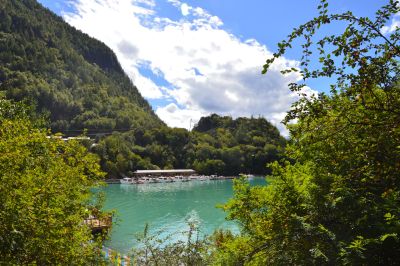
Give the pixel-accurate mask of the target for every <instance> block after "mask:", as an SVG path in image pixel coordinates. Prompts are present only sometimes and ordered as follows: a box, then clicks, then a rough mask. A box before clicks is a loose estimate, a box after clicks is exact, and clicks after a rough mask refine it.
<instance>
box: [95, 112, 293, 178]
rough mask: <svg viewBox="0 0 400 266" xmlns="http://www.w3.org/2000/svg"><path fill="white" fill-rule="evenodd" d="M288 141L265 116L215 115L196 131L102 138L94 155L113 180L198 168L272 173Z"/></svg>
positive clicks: (163, 129)
mask: <svg viewBox="0 0 400 266" xmlns="http://www.w3.org/2000/svg"><path fill="white" fill-rule="evenodd" d="M285 144H286V140H285V139H284V138H283V137H281V136H280V134H279V131H278V130H277V129H276V127H274V126H273V125H271V124H270V123H269V122H268V121H267V120H265V119H264V118H238V119H232V118H231V117H228V116H225V117H222V116H218V115H216V114H213V115H211V116H208V117H203V118H201V119H200V121H199V123H198V125H197V126H196V127H195V128H194V129H193V130H192V131H191V132H189V131H187V130H186V129H182V128H168V127H166V126H165V127H159V128H153V129H142V128H138V129H136V130H132V131H130V132H126V133H116V134H113V135H112V136H108V137H106V138H104V139H102V140H101V141H100V142H99V143H98V145H97V146H96V147H95V148H94V151H95V152H96V153H97V154H98V155H99V156H100V157H101V158H102V160H101V164H102V167H103V169H104V170H105V171H106V172H108V173H109V175H110V176H112V177H120V176H123V175H130V174H132V172H133V171H135V170H136V169H158V168H161V169H171V168H194V169H195V170H197V171H198V172H199V173H203V174H223V175H237V174H239V173H254V174H266V173H269V169H268V168H267V167H266V165H267V163H270V162H273V161H276V160H279V159H280V158H282V152H283V149H284V146H285Z"/></svg>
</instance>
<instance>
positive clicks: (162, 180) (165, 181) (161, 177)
mask: <svg viewBox="0 0 400 266" xmlns="http://www.w3.org/2000/svg"><path fill="white" fill-rule="evenodd" d="M157 182H158V183H167V178H166V177H165V176H159V177H157Z"/></svg>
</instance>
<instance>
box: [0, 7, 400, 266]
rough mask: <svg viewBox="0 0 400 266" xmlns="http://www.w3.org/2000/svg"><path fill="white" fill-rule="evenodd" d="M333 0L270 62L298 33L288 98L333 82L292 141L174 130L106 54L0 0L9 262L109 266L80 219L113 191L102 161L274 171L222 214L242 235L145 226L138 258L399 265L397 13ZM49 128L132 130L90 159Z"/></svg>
mask: <svg viewBox="0 0 400 266" xmlns="http://www.w3.org/2000/svg"><path fill="white" fill-rule="evenodd" d="M328 7H329V4H328V1H327V0H320V4H319V6H318V8H317V11H318V15H317V17H315V18H313V19H311V20H310V21H308V22H307V23H305V24H302V25H300V26H299V27H297V28H295V29H294V30H293V32H292V33H291V34H290V35H289V36H288V38H287V39H286V40H284V41H282V42H280V43H279V44H278V51H276V53H274V54H273V56H272V57H271V58H268V59H267V61H266V64H265V65H264V72H265V73H266V72H268V71H269V69H270V67H271V64H272V63H273V62H274V60H277V59H279V58H280V57H281V56H283V55H285V53H287V50H288V49H290V48H291V47H293V46H294V45H295V41H296V40H298V39H300V42H301V47H302V48H303V57H302V58H301V59H300V64H299V65H300V66H301V69H298V68H290V69H287V70H283V71H282V72H283V73H290V72H298V71H300V73H301V74H302V75H303V77H304V79H303V80H302V81H300V83H299V84H295V83H292V84H290V85H289V87H290V89H291V90H292V92H299V93H300V95H301V90H302V88H303V87H304V86H306V83H305V82H308V81H309V80H310V79H313V78H329V80H331V82H332V85H331V91H330V94H328V95H327V94H324V93H320V94H319V95H318V96H311V97H308V96H304V95H303V96H304V97H301V98H300V100H298V101H297V102H296V103H294V104H293V106H292V109H291V110H290V111H288V113H287V116H286V119H285V123H286V125H288V127H289V129H290V140H289V141H286V140H285V139H284V138H282V137H281V136H280V135H279V132H278V130H277V129H276V128H275V127H274V126H272V125H271V124H270V123H269V122H268V121H266V120H265V119H263V118H237V119H232V118H231V117H221V116H218V115H215V114H214V115H211V116H208V117H203V118H202V119H201V120H200V121H199V123H198V124H197V125H196V126H195V127H194V129H193V130H192V131H187V130H185V129H176V128H169V127H167V126H165V125H164V124H163V123H162V122H161V121H160V120H159V119H158V118H157V117H156V116H155V115H154V113H153V112H152V110H151V108H150V106H149V105H148V103H147V102H146V101H145V100H144V99H143V98H142V97H141V96H140V94H139V93H138V91H137V90H136V88H135V87H134V86H133V85H132V84H131V82H130V81H129V79H128V77H127V76H126V75H125V74H124V72H123V71H122V69H121V67H120V65H119V64H118V62H117V60H116V57H115V55H114V54H113V53H112V52H111V51H110V50H109V49H108V48H107V47H106V46H104V45H103V44H102V43H100V42H98V41H96V40H93V39H91V38H89V37H88V36H86V35H84V34H82V33H80V32H79V31H77V30H75V29H73V28H71V27H70V26H68V25H67V24H65V23H64V22H63V21H62V19H61V18H59V17H57V16H55V15H53V14H52V13H51V12H50V11H48V10H46V9H44V8H43V7H41V6H40V5H39V4H37V3H36V2H35V1H33V0H3V1H1V2H0V18H1V19H0V27H1V28H0V60H1V61H0V89H1V91H2V94H3V95H1V99H0V180H1V182H0V264H2V265H3V264H4V265H51V264H55V265H109V262H108V261H106V260H105V258H104V256H102V255H101V252H100V250H101V247H102V243H101V239H100V238H96V237H93V235H92V234H91V233H90V230H89V228H88V227H87V226H85V225H84V223H83V222H82V221H84V219H87V218H89V217H94V216H98V217H101V215H102V214H101V212H99V210H101V206H102V200H101V199H102V198H101V196H99V197H98V198H95V199H93V194H92V192H93V187H94V186H96V185H99V184H100V183H101V181H100V180H101V179H103V178H104V176H105V173H103V172H102V171H101V169H100V166H101V167H102V168H103V169H104V170H106V171H107V172H108V175H109V176H111V177H120V176H123V175H128V174H131V173H132V171H134V170H135V169H138V168H146V169H150V168H172V167H174V168H182V167H193V168H195V169H197V170H198V171H199V172H203V173H208V174H214V173H218V174H226V175H230V174H236V173H238V172H245V173H246V172H248V171H249V170H251V171H252V172H253V171H254V172H253V173H260V174H261V173H269V172H271V173H270V175H269V182H268V185H264V186H250V183H249V182H248V180H247V179H245V178H238V179H236V180H235V181H234V195H233V197H232V198H231V199H230V200H229V201H228V202H227V203H226V204H224V205H223V206H221V208H223V209H224V210H225V211H226V213H227V218H228V219H230V220H233V221H235V222H237V224H238V225H239V226H240V231H239V232H238V233H237V234H233V233H232V232H230V231H224V230H219V231H216V232H214V234H212V235H210V236H208V237H205V238H204V239H200V238H198V237H194V238H196V239H194V240H193V239H192V238H193V236H196V232H195V231H196V230H198V229H196V227H195V226H194V225H193V224H189V230H190V231H189V234H188V239H187V241H178V242H177V243H170V242H167V243H166V242H164V243H162V240H160V239H159V237H160V232H157V235H155V236H151V235H149V234H148V230H147V229H148V226H147V225H146V226H145V230H144V233H143V236H142V237H141V239H142V241H143V243H144V245H142V247H141V248H139V249H137V250H135V251H134V252H136V253H135V254H136V255H135V256H136V259H137V261H139V262H140V263H142V264H143V265H399V264H400V257H399V253H400V222H399V217H400V159H399V158H400V119H399V117H400V84H399V76H400V67H399V63H398V62H399V59H400V46H399V45H398V41H399V39H400V28H399V27H397V28H396V29H395V30H394V31H393V32H389V33H386V35H385V34H384V33H383V32H382V31H381V29H383V28H384V27H385V26H386V25H388V23H389V21H390V19H391V18H392V17H393V16H396V15H397V14H399V12H400V7H399V5H398V1H394V0H389V1H388V3H387V4H386V5H384V6H382V7H381V8H380V9H378V10H377V11H376V13H375V17H371V18H370V17H357V16H355V15H353V14H352V13H351V12H345V13H340V14H336V13H333V14H332V13H331V12H329V10H328ZM332 23H338V24H340V25H341V26H343V25H345V26H346V27H345V29H344V30H343V32H336V33H335V34H333V35H327V36H324V34H323V32H321V29H320V28H321V27H324V26H327V27H329V26H332V25H331V24H332ZM321 33H322V34H321ZM302 40H304V42H302ZM315 57H317V58H318V59H317V60H316V62H313V63H311V60H312V59H313V58H315ZM314 63H316V64H314ZM349 69H351V71H349ZM4 98H8V99H4ZM18 101H23V102H24V103H21V102H18ZM291 122H295V123H294V124H293V123H291ZM49 127H51V128H52V129H53V132H58V131H60V132H64V133H66V132H75V130H77V131H82V130H83V129H88V130H89V132H104V131H107V132H111V131H113V130H114V131H118V130H117V129H119V128H123V129H124V132H115V133H113V134H112V135H109V136H107V137H104V136H103V137H101V138H99V139H98V142H97V143H95V145H88V147H90V148H91V149H92V150H91V151H89V149H87V148H86V147H84V146H83V145H81V143H80V142H78V141H77V140H72V141H68V142H64V141H63V140H61V139H59V138H49V137H48V128H49ZM125 129H129V130H126V131H125ZM286 142H288V143H286ZM95 153H96V154H98V155H99V156H97V155H96V154H95ZM99 157H100V158H99ZM278 159H282V160H280V162H277V161H276V160H278ZM272 161H275V162H273V163H271V164H269V167H270V168H271V170H269V169H267V168H265V165H266V164H267V163H268V162H272ZM210 208H211V206H210ZM197 228H198V227H197ZM198 232H199V231H198ZM198 232H197V235H198ZM161 235H162V234H161ZM152 239H155V242H151V240H152ZM192 240H193V241H192ZM152 243H155V244H154V245H152Z"/></svg>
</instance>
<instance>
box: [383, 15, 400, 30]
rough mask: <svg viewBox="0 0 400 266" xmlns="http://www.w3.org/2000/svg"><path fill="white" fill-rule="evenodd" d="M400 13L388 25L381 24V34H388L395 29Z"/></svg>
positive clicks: (399, 23)
mask: <svg viewBox="0 0 400 266" xmlns="http://www.w3.org/2000/svg"><path fill="white" fill-rule="evenodd" d="M399 17H400V15H399V14H397V15H396V16H395V17H394V18H393V19H392V21H391V24H390V25H389V26H383V27H382V29H381V32H382V33H383V34H388V33H393V32H394V31H396V29H397V28H399V27H400V18H399Z"/></svg>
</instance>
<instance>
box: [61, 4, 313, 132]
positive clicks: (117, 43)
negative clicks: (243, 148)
mask: <svg viewBox="0 0 400 266" xmlns="http://www.w3.org/2000/svg"><path fill="white" fill-rule="evenodd" d="M167 2H168V3H167V4H170V5H173V6H175V7H176V8H177V10H178V11H180V13H181V14H182V17H181V18H180V19H179V20H172V19H170V18H166V17H160V16H158V15H157V13H156V11H155V10H156V6H157V2H155V1H152V0H134V1H127V0H75V2H74V5H75V8H76V13H66V14H64V18H65V20H66V21H67V22H68V23H70V24H71V25H73V26H75V27H76V28H78V29H80V30H82V31H84V32H86V33H88V34H89V35H91V36H93V37H95V38H97V39H99V40H101V41H103V42H105V43H106V44H107V45H108V46H109V47H111V48H112V49H113V50H114V51H115V53H116V54H117V56H118V59H119V60H120V62H121V65H122V67H123V68H124V70H125V71H126V73H128V75H129V76H130V77H131V78H132V80H133V82H134V83H135V84H136V85H137V87H138V89H139V90H140V92H141V93H142V95H143V96H144V97H146V98H148V99H163V98H164V99H168V98H169V99H173V100H174V102H175V103H169V104H168V102H167V101H166V106H158V107H157V108H156V110H155V111H156V113H157V114H158V115H159V116H160V118H161V119H163V120H164V121H165V122H166V123H167V124H168V125H170V126H175V127H185V128H189V125H190V120H191V119H192V121H194V122H197V120H198V119H199V118H200V117H201V116H203V115H207V114H210V113H218V114H222V115H231V116H232V117H238V116H251V115H255V116H258V115H262V116H264V117H266V118H267V119H268V120H269V121H271V122H272V123H273V124H275V125H277V126H278V128H279V129H280V130H281V132H282V133H283V134H287V132H286V130H285V129H284V127H283V125H281V124H279V123H280V121H281V120H282V119H283V117H284V115H285V112H286V111H287V110H288V109H289V108H290V105H291V103H292V102H293V101H294V100H296V99H297V96H296V95H295V94H293V93H291V92H290V91H289V90H288V88H287V85H288V83H290V82H294V81H297V80H299V79H300V78H301V77H300V76H299V74H296V73H293V74H290V75H286V76H283V75H281V74H280V72H279V71H280V70H281V69H283V68H286V67H288V66H291V67H292V66H293V67H296V66H297V62H295V61H290V60H287V59H285V58H281V59H279V60H277V61H276V63H274V65H273V67H272V69H271V71H270V72H269V73H268V74H267V75H261V74H260V73H261V68H262V65H263V64H264V62H265V59H266V58H268V57H270V56H271V55H272V54H271V52H270V51H268V49H267V48H266V47H265V46H264V45H262V44H260V43H259V42H257V41H256V40H247V41H242V40H240V39H239V38H237V37H236V36H234V35H232V34H231V33H228V32H227V31H226V30H224V29H223V22H222V21H221V20H220V19H219V18H218V17H216V16H213V15H211V14H209V13H208V12H207V11H206V10H204V9H202V8H199V7H192V6H189V5H188V4H186V3H183V2H180V1H179V0H167ZM143 67H146V68H147V69H150V70H151V71H152V72H153V73H154V75H156V76H158V77H160V78H162V80H164V81H166V82H167V83H169V85H168V86H160V85H157V84H156V83H158V82H157V81H154V80H151V79H149V78H147V77H145V76H143V75H141V74H140V71H139V70H140V69H142V68H143ZM310 91H311V90H310ZM167 104H168V105H167Z"/></svg>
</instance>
